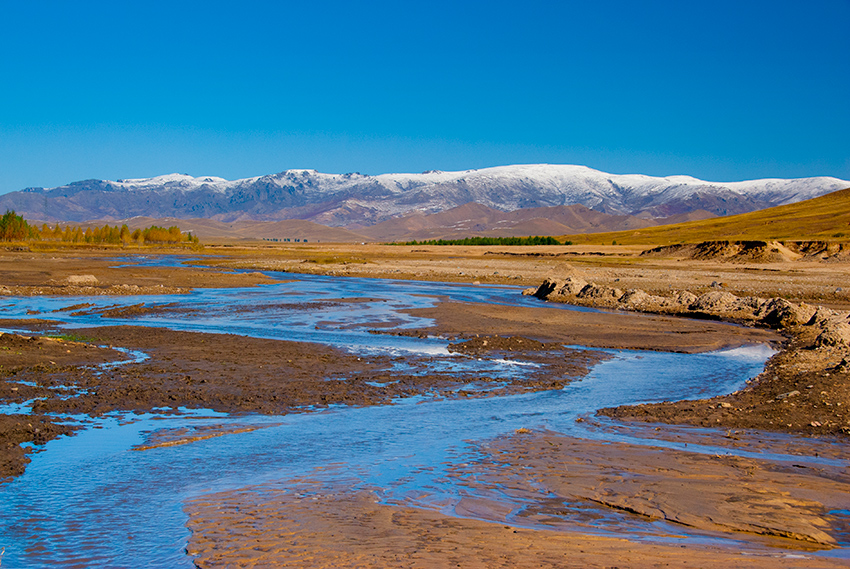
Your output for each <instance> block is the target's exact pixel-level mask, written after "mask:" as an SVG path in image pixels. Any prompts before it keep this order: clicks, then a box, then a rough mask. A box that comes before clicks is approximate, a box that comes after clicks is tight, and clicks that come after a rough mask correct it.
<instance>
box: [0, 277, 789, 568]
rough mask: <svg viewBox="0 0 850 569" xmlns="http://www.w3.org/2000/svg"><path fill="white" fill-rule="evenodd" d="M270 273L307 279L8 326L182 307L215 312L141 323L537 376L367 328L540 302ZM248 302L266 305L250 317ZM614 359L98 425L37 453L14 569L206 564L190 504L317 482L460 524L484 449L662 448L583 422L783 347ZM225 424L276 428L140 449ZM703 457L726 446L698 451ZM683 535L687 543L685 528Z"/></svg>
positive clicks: (6, 313) (624, 523) (21, 504)
mask: <svg viewBox="0 0 850 569" xmlns="http://www.w3.org/2000/svg"><path fill="white" fill-rule="evenodd" d="M156 262H160V261H156ZM269 274H272V275H273V276H276V277H279V278H281V279H293V280H292V281H291V282H286V283H281V284H273V285H263V286H258V287H253V288H247V289H216V290H213V289H206V290H198V291H196V292H193V293H191V294H189V295H181V296H179V297H174V296H169V297H165V296H163V297H129V298H128V297H123V298H120V299H116V298H114V297H113V298H105V297H100V298H90V297H86V298H67V297H65V298H46V297H31V298H6V299H4V300H3V301H2V302H0V315H2V317H4V318H17V317H20V318H24V317H27V311H28V310H29V311H39V312H41V313H42V314H43V315H46V316H44V317H45V318H49V314H50V311H52V310H56V309H58V308H61V307H65V306H69V305H72V304H75V303H81V302H91V303H95V304H97V305H99V306H107V305H112V304H116V303H121V304H133V303H139V302H146V303H152V302H153V303H156V302H161V303H166V302H178V303H180V304H181V305H184V306H187V307H197V308H202V309H203V310H202V311H201V312H198V313H193V314H192V315H191V316H186V315H170V316H169V315H153V316H142V317H139V318H135V319H133V321H132V322H131V323H132V324H137V325H146V326H164V327H169V328H173V329H177V330H187V331H201V332H214V333H216V332H227V333H235V334H242V335H247V336H254V337H263V338H277V339H285V340H299V341H309V342H317V343H322V344H327V345H333V346H336V347H339V348H342V349H346V350H350V351H352V352H355V353H394V354H401V355H404V354H416V355H420V356H421V355H427V356H429V357H430V358H431V362H432V363H431V365H432V366H433V368H434V369H456V368H458V366H460V368H463V369H467V370H476V369H478V370H481V371H487V372H488V373H495V372H499V373H504V374H506V375H510V374H513V373H522V365H519V364H518V363H516V362H510V361H505V360H499V361H481V360H476V359H474V358H468V357H461V356H456V355H452V354H449V352H448V351H447V350H446V341H445V340H440V339H436V338H409V337H398V336H389V335H376V334H370V333H368V331H367V329H368V327H367V326H359V325H361V324H366V323H375V322H387V323H392V324H394V325H396V326H402V327H410V328H418V327H423V326H427V325H428V322H427V321H422V320H421V319H417V318H414V317H412V316H410V315H408V314H405V313H403V312H401V311H402V310H405V309H409V308H415V307H423V306H430V305H432V304H434V303H435V302H437V301H438V300H437V299H438V298H440V297H447V298H451V299H453V300H458V301H470V302H489V303H499V304H511V305H526V304H527V305H531V304H534V305H538V306H539V304H540V303H539V301H537V300H536V299H533V298H530V297H523V296H521V295H520V289H519V288H517V287H505V286H498V287H496V286H479V285H458V284H445V283H416V282H409V281H404V282H394V281H389V280H373V279H358V278H333V277H319V276H307V275H290V274H286V275H283V274H273V273H269ZM341 298H360V299H368V300H367V301H361V302H356V303H342V304H340V303H327V305H326V306H321V307H318V308H317V309H315V310H299V311H293V310H287V309H286V308H285V307H283V305H282V302H283V300H285V302H286V303H299V302H311V303H315V302H321V301H322V300H330V299H341ZM245 306H250V307H251V310H250V311H245V310H241V309H240V308H243V307H245ZM551 309H552V310H565V309H569V308H568V307H562V306H554V305H553V306H551ZM62 317H63V319H64V320H67V322H68V327H69V328H73V327H83V326H93V325H110V324H126V323H127V321H126V320H122V319H109V318H102V317H100V316H99V315H96V316H85V315H78V316H72V315H70V314H67V313H65V314H63V315H62ZM611 353H612V355H613V356H614V357H613V358H612V359H610V360H607V361H604V362H602V363H599V364H597V365H596V366H595V367H594V368H593V369H592V371H591V373H590V374H589V375H588V376H587V377H585V378H584V379H582V380H580V381H576V382H573V383H572V384H570V385H569V386H567V387H566V388H565V389H563V390H560V391H544V392H537V393H529V394H523V395H513V396H506V397H491V398H486V399H473V400H443V401H429V400H422V399H421V398H412V399H409V400H401V401H397V402H396V404H394V405H389V406H376V407H366V408H344V407H336V408H331V409H326V410H321V411H316V412H310V413H301V414H291V415H286V416H256V415H253V416H240V417H227V416H224V415H222V414H220V413H213V412H209V411H193V412H191V413H187V414H185V415H177V416H174V415H170V416H165V417H163V416H160V415H158V416H150V415H148V416H132V415H131V416H128V415H126V414H124V415H121V416H120V417H118V416H114V417H105V418H101V419H97V420H91V419H86V421H87V424H88V427H87V428H86V429H85V430H82V431H80V432H78V433H77V434H76V435H75V436H72V437H61V438H59V439H57V440H54V441H51V442H50V443H48V444H47V445H46V446H45V449H44V452H39V453H37V454H35V455H34V456H33V460H32V463H31V464H29V465H28V466H27V470H26V473H25V474H24V475H22V476H20V477H18V478H17V479H15V480H13V481H11V482H9V483H6V484H3V485H0V536H2V537H1V538H0V539H2V541H0V547H5V556H4V557H3V558H2V567H3V568H4V569H6V568H7V567H34V566H45V565H50V564H59V565H66V566H74V565H78V566H100V567H138V566H162V567H192V566H193V564H192V559H191V558H190V557H188V556H187V555H186V553H185V551H184V549H185V547H186V542H187V539H188V537H189V533H188V530H187V529H186V527H185V523H186V514H185V513H184V512H183V504H184V502H185V501H186V500H189V499H191V498H193V497H197V496H201V495H204V494H206V493H210V492H216V491H222V490H228V489H238V488H242V487H246V486H249V485H254V484H260V483H270V482H279V481H287V480H292V479H296V478H298V477H300V476H306V475H310V476H312V477H314V478H316V477H317V478H322V477H327V478H328V479H329V480H330V479H345V480H346V481H347V482H346V483H347V484H351V485H353V486H354V487H363V488H372V489H379V491H380V492H381V496H382V498H383V499H384V500H386V501H395V502H403V503H408V504H411V505H417V504H420V505H434V504H439V505H441V507H442V509H443V511H445V512H447V513H452V509H451V504H452V503H453V502H455V501H457V499H458V497H459V496H461V495H463V494H464V493H465V492H468V491H469V490H468V489H461V488H458V487H456V486H455V485H453V483H452V482H451V480H450V479H449V478H447V477H446V476H445V473H446V471H447V469H449V468H451V466H452V465H453V464H456V463H457V462H458V461H460V460H467V459H468V458H469V457H468V455H467V456H465V453H469V452H471V450H470V448H471V447H470V442H471V441H484V440H487V439H490V438H493V437H497V436H499V435H503V434H506V433H511V432H513V431H515V430H516V429H519V428H529V429H547V430H550V431H555V432H559V433H565V434H568V435H574V436H579V437H583V438H597V439H598V438H601V439H605V440H626V441H631V442H639V443H647V442H648V441H647V439H646V438H643V437H642V436H637V435H636V434H632V433H630V432H629V431H628V430H625V431H624V430H614V429H606V428H599V423H598V422H595V421H582V422H577V421H576V419H577V418H578V417H580V416H583V417H589V416H592V414H593V412H594V411H595V410H596V409H598V408H600V407H604V406H614V405H620V404H625V403H636V402H642V401H658V400H666V399H671V398H698V397H706V396H713V395H717V394H722V393H727V392H730V391H734V390H735V389H738V388H740V387H741V386H742V385H743V383H744V382H745V381H746V380H747V379H749V378H751V377H754V376H755V375H757V374H758V373H759V372H760V371H761V369H762V368H763V366H764V362H765V361H766V359H767V358H768V357H769V356H770V354H771V353H772V352H771V350H770V349H769V348H767V347H766V346H751V347H745V348H738V349H732V350H726V351H719V352H712V353H707V354H695V355H686V354H671V353H659V352H630V351H612V352H611ZM9 411H10V409H6V410H5V412H9ZM222 423H224V424H228V425H230V424H233V425H251V426H264V427H265V428H260V429H257V430H254V431H251V432H243V433H239V434H232V435H227V436H220V437H216V438H211V439H208V440H203V441H199V442H195V443H193V444H185V445H180V446H170V447H163V448H156V449H152V450H147V451H144V452H131V451H130V449H131V447H133V446H134V445H137V444H140V443H141V442H142V441H143V440H144V436H145V433H146V432H148V431H151V430H154V429H163V428H174V427H179V426H185V425H187V424H191V425H196V426H197V425H205V424H209V425H212V424H222ZM649 442H652V443H653V444H657V441H649ZM666 444H671V445H672V446H676V445H675V444H673V443H666ZM689 450H701V451H703V452H714V450H715V449H712V448H711V447H710V446H706V447H703V448H701V449H695V448H694V446H693V445H691V447H689ZM724 452H725V451H724ZM742 452H743V451H742ZM520 507H522V505H521V504H517V508H520ZM606 520H607V521H606ZM584 529H587V528H584ZM668 530H669V528H663V527H659V524H651V523H649V522H647V521H646V520H644V519H641V518H638V517H636V516H635V517H633V518H630V517H629V516H628V515H627V514H623V515H611V516H610V517H608V518H605V519H602V520H598V521H597V522H596V523H595V526H594V528H593V531H596V532H598V533H602V534H605V533H614V534H617V535H622V533H623V532H624V531H626V532H630V533H631V534H632V535H634V536H636V537H637V538H643V539H657V540H661V539H663V538H662V537H661V535H662V534H664V533H665V532H668ZM676 532H677V533H679V534H681V528H679V529H677V530H676Z"/></svg>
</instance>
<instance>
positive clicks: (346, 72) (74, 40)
mask: <svg viewBox="0 0 850 569" xmlns="http://www.w3.org/2000/svg"><path fill="white" fill-rule="evenodd" d="M540 162H546V163H553V164H583V165H587V166H590V167H592V168H597V169H600V170H604V171H607V172H611V173H618V174H624V173H641V174H650V175H673V174H689V175H693V176H696V177H698V178H702V179H706V180H712V181H732V180H743V179H753V178H763V177H789V178H790V177H806V176H818V175H828V176H835V177H839V178H843V179H845V180H850V0H833V1H827V0H824V1H820V0H811V1H809V2H801V1H797V0H795V1H782V0H773V1H746V0H736V1H725V0H716V1H712V2H687V1H681V0H676V1H669V2H662V1H651V0H650V1H633V2H624V1H605V0H602V1H587V0H582V1H580V2H573V1H567V0H562V1H551V2H542V1H536V0H525V1H523V2H519V1H517V0H512V1H509V2H508V1H501V0H486V1H481V2H477V1H467V2H464V1H463V0H454V1H451V2H442V1H430V2H417V1H410V2H403V1H398V0H395V1H392V2H389V1H369V0H361V1H357V2H354V1H349V2H342V1H321V0H313V1H312V2H304V1H299V2H288V1H268V2H266V1H252V0H241V1H239V2H235V1H234V2H220V1H216V0H207V1H205V2H181V1H180V0H168V1H162V2H160V1H158V0H144V1H136V0H125V1H115V0H110V1H108V2H107V1H104V2H99V1H98V2H95V1H87V0H78V1H73V2H70V1H67V0H40V1H38V2H31V1H12V0H0V193H5V192H8V191H12V190H19V189H22V188H24V187H28V186H42V187H52V186H57V185H61V184H65V183H68V182H72V181H76V180H82V179H87V178H104V179H117V178H136V177H148V176H154V175H159V174H166V173H172V172H180V173H187V174H191V175H194V176H201V175H215V176H221V177H224V178H228V179H235V178H243V177H248V176H255V175H262V174H271V173H275V172H279V171H282V170H285V169H288V168H314V169H316V170H319V171H321V172H331V173H345V172H354V171H357V172H361V173H364V174H380V173H385V172H419V171H423V170H430V169H440V170H465V169H470V168H482V167H487V166H497V165H503V164H516V163H540Z"/></svg>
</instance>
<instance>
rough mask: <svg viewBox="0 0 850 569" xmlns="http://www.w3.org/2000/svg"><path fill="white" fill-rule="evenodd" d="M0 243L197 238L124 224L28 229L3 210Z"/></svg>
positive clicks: (185, 240)
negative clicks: (132, 227)
mask: <svg viewBox="0 0 850 569" xmlns="http://www.w3.org/2000/svg"><path fill="white" fill-rule="evenodd" d="M0 241H58V242H61V243H80V244H82V243H86V244H91V245H102V244H108V245H129V244H137V245H144V244H155V245H180V244H183V243H186V244H191V245H198V244H199V240H198V237H197V236H195V235H192V234H191V233H186V234H185V235H184V234H183V232H182V231H180V228H179V227H177V226H176V225H175V226H172V227H169V228H168V229H166V228H164V227H158V226H156V225H152V226H150V227H148V228H146V229H135V230H133V231H132V232H131V231H130V228H129V227H127V225H126V224H125V225H122V226H120V227H119V226H117V225H115V226H110V225H109V224H106V225H104V226H103V227H96V226H90V227H86V228H85V229H83V228H82V227H73V226H70V225H66V226H65V227H64V228H63V227H62V226H60V225H59V223H57V224H56V225H55V226H54V227H52V228H51V227H50V226H49V225H48V224H46V223H45V224H43V225H42V226H41V229H39V228H37V227H34V226H31V225H29V224H28V223H27V221H26V220H25V219H24V218H23V217H21V216H20V215H17V214H15V212H14V211H11V210H7V211H6V213H5V215H3V217H2V218H0Z"/></svg>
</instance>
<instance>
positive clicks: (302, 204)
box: [0, 164, 850, 239]
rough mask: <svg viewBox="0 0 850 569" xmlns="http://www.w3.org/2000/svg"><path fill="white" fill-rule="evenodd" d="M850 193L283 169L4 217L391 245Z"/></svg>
mask: <svg viewBox="0 0 850 569" xmlns="http://www.w3.org/2000/svg"><path fill="white" fill-rule="evenodd" d="M848 187H850V182H848V181H844V180H839V179H837V178H829V177H817V178H801V179H763V180H752V181H744V182H706V181H703V180H698V179H696V178H692V177H690V176H668V177H652V176H644V175H637V174H628V175H617V174H607V173H605V172H600V171H598V170H593V169H591V168H587V167H585V166H571V165H550V164H531V165H513V166H499V167H494V168H484V169H479V170H466V171H462V172H441V171H428V172H423V173H421V174H382V175H378V176H367V175H363V174H359V173H350V174H322V173H319V172H317V171H315V170H286V171H284V172H280V173H278V174H272V175H267V176H258V177H253V178H245V179H241V180H232V181H230V180H225V179H223V178H217V177H210V176H206V177H192V176H188V175H184V174H170V175H165V176H158V177H154V178H143V179H125V180H116V181H109V180H85V181H81V182H74V183H71V184H68V185H65V186H60V187H56V188H48V189H45V188H27V189H25V190H21V191H18V192H11V193H8V194H5V195H1V196H0V210H3V209H12V210H15V211H16V212H17V213H18V214H20V215H23V216H24V217H25V218H27V219H32V220H39V221H51V222H52V221H64V222H76V223H81V222H85V221H89V220H95V219H97V220H107V221H110V220H111V221H118V220H127V219H130V218H134V217H138V216H146V217H149V218H177V219H190V218H195V219H208V220H214V221H218V222H222V223H234V222H248V221H251V222H281V221H284V220H302V221H306V222H312V223H316V224H320V225H323V226H330V227H337V228H345V229H346V230H349V231H351V232H354V234H356V235H363V236H365V237H367V238H372V239H376V238H377V239H387V238H389V236H393V235H397V236H398V237H399V238H404V237H406V236H410V235H412V234H420V235H419V238H422V237H439V236H441V235H440V233H441V232H442V230H434V229H433V228H434V227H445V228H448V229H446V231H447V232H450V233H454V232H455V230H458V231H475V232H478V233H480V232H488V231H489V232H498V231H499V230H500V229H505V228H507V229H508V230H510V231H512V232H513V234H519V233H517V232H521V233H528V231H531V230H532V229H535V228H536V229H539V230H537V231H531V233H540V234H564V233H577V232H582V231H587V232H592V231H611V230H615V229H629V228H632V227H634V228H637V227H645V226H648V225H657V224H658V223H659V222H663V220H664V219H666V220H668V222H669V221H673V220H678V221H682V220H687V219H700V218H703V219H704V218H706V217H712V216H725V215H732V214H738V213H746V212H750V211H756V210H761V209H765V208H768V207H773V206H777V205H784V204H790V203H795V202H798V201H801V200H805V199H810V198H814V197H817V196H821V195H824V194H827V193H830V192H833V191H836V190H840V189H844V188H848ZM464 208H466V209H464ZM435 215H436V216H437V217H435ZM440 215H442V216H443V217H442V218H441V217H439V216H440ZM608 216H612V217H608ZM618 224H619V225H620V226H619V227H618V226H617V225H618Z"/></svg>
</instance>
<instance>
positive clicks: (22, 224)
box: [0, 209, 38, 241]
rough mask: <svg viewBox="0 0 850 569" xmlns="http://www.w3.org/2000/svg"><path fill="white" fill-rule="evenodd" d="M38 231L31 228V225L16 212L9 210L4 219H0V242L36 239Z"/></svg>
mask: <svg viewBox="0 0 850 569" xmlns="http://www.w3.org/2000/svg"><path fill="white" fill-rule="evenodd" d="M37 235H38V230H37V229H36V228H34V227H30V224H29V223H27V221H26V220H25V219H24V218H23V217H21V216H20V215H16V214H15V212H14V211H12V210H9V209H7V210H6V213H5V214H3V217H0V241H26V240H28V239H34V238H36V236H37Z"/></svg>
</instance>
